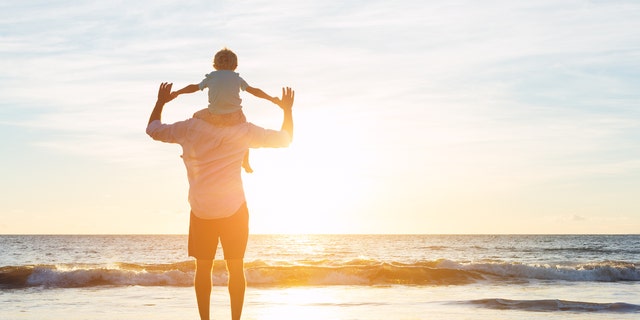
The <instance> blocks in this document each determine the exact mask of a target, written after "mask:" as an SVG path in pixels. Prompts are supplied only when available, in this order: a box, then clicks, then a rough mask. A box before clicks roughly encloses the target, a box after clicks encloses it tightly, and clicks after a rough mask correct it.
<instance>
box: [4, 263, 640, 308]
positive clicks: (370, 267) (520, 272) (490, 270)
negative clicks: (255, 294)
mask: <svg viewBox="0 0 640 320" xmlns="http://www.w3.org/2000/svg"><path fill="white" fill-rule="evenodd" d="M245 267H246V278H247V284H248V285H249V286H319V285H361V286H370V285H395V284H399V285H463V284H469V283H475V282H480V281H491V282H505V281H506V282H512V281H533V280H560V281H598V282H618V281H640V270H639V269H638V268H637V266H636V265H635V264H631V263H623V262H602V263H593V264H582V265H575V266H551V265H525V264H517V263H504V262H496V263H460V262H455V261H450V260H444V259H443V260H436V261H423V262H416V263H413V264H402V263H388V262H383V261H377V260H362V259H361V260H353V261H348V262H336V261H301V262H297V263H285V262H265V261H260V260H258V261H252V262H247V263H245ZM194 270H195V267H194V262H193V261H183V262H177V263H171V264H151V265H146V264H132V263H114V264H109V265H90V264H63V265H29V266H5V267H0V288H25V287H37V286H40V287H53V288H77V287H92V286H191V285H193V275H194ZM213 282H214V285H226V282H227V274H226V272H225V267H224V263H223V262H222V261H216V263H215V266H214V270H213ZM501 301H506V300H501ZM497 303H498V302H497V301H494V302H493V304H497ZM498 305H499V304H498ZM507 305H508V304H507ZM516 305H517V303H516ZM520 305H526V303H521V304H520Z"/></svg>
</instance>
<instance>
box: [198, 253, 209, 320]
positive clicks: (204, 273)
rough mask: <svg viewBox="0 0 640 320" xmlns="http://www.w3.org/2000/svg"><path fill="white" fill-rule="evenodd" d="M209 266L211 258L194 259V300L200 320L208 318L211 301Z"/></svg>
mask: <svg viewBox="0 0 640 320" xmlns="http://www.w3.org/2000/svg"><path fill="white" fill-rule="evenodd" d="M211 268H213V260H204V259H197V260H196V276H195V280H194V282H195V287H196V300H197V301H198V312H200V319H201V320H209V308H210V303H211V285H212V284H211Z"/></svg>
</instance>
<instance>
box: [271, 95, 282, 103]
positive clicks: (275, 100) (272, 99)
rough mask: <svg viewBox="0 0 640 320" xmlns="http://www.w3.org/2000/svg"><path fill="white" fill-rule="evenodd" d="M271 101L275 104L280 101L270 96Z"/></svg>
mask: <svg viewBox="0 0 640 320" xmlns="http://www.w3.org/2000/svg"><path fill="white" fill-rule="evenodd" d="M271 102H273V103H275V104H279V103H280V99H279V98H278V97H271Z"/></svg>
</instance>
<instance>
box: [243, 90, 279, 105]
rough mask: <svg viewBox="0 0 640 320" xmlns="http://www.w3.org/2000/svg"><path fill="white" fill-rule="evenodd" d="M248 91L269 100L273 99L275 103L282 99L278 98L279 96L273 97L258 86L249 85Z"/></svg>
mask: <svg viewBox="0 0 640 320" xmlns="http://www.w3.org/2000/svg"><path fill="white" fill-rule="evenodd" d="M246 91H247V92H249V93H251V94H252V95H254V96H256V97H258V98H262V99H266V100H269V101H271V102H273V103H275V104H277V103H278V102H280V99H278V98H277V97H272V96H270V95H268V94H266V93H265V92H264V91H262V90H260V89H258V88H254V87H250V86H247V89H246Z"/></svg>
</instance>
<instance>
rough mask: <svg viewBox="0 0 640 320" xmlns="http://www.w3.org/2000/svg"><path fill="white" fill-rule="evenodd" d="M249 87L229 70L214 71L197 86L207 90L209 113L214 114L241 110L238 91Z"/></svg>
mask: <svg viewBox="0 0 640 320" xmlns="http://www.w3.org/2000/svg"><path fill="white" fill-rule="evenodd" d="M248 86H249V85H248V84H247V82H246V81H244V79H242V78H241V77H240V74H238V73H236V72H234V71H231V70H216V71H213V72H211V73H209V74H207V75H206V76H205V78H204V80H202V82H200V83H199V84H198V87H199V88H200V90H204V88H209V106H208V108H209V111H210V112H211V113H214V114H227V113H231V112H235V111H239V110H241V109H242V105H241V103H242V99H240V90H242V91H244V90H246V89H247V87H248Z"/></svg>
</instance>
